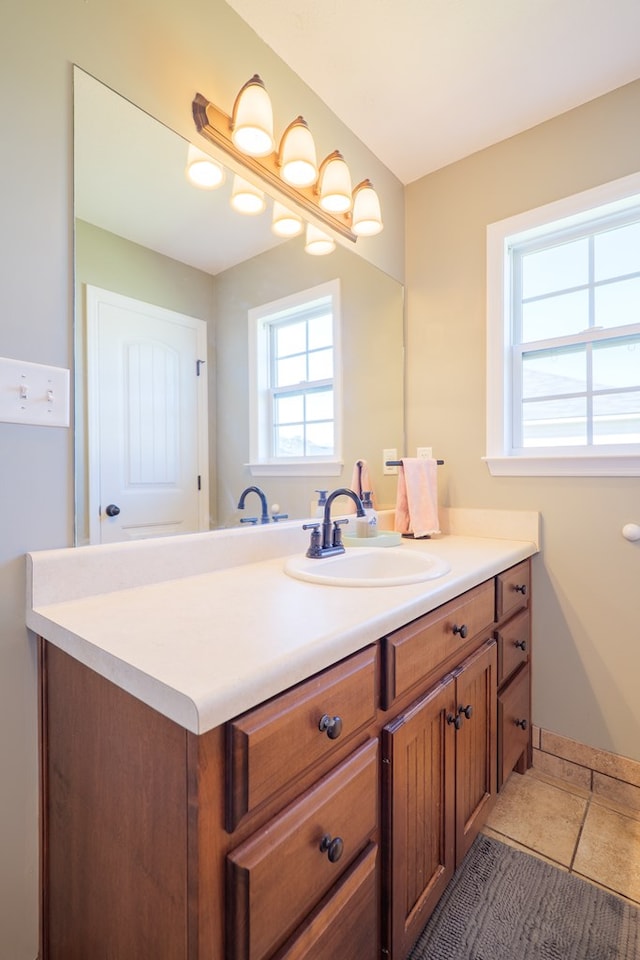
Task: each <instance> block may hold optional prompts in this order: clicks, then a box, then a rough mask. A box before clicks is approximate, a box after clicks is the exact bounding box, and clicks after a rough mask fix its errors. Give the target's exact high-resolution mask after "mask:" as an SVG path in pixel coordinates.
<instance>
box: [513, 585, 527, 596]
mask: <svg viewBox="0 0 640 960" xmlns="http://www.w3.org/2000/svg"><path fill="white" fill-rule="evenodd" d="M513 589H514V590H515V592H516V593H521V594H522V596H523V597H526V595H527V585H526V583H516V585H515V587H514V588H513Z"/></svg>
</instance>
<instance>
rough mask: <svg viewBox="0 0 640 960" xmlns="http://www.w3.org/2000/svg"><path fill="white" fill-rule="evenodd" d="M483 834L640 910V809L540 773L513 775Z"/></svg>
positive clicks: (529, 771) (531, 771) (528, 772)
mask: <svg viewBox="0 0 640 960" xmlns="http://www.w3.org/2000/svg"><path fill="white" fill-rule="evenodd" d="M484 832H485V833H486V834H488V836H493V837H495V838H496V839H497V840H501V841H502V842H503V843H507V844H510V845H511V846H514V847H517V848H519V849H521V850H524V851H526V852H527V853H530V854H534V855H535V856H539V857H541V858H542V859H544V860H547V861H549V862H551V863H553V864H554V865H555V866H557V867H559V868H560V869H563V870H568V871H569V872H570V873H575V874H576V875H578V876H580V877H582V878H583V879H586V880H589V881H591V882H592V883H596V884H597V885H598V886H600V887H604V888H606V889H607V890H609V891H610V892H612V893H616V894H618V895H619V896H621V897H623V898H624V899H625V900H629V901H631V902H632V903H634V904H636V905H640V810H638V809H633V808H629V807H624V806H622V805H621V804H619V803H616V802H614V801H612V800H608V799H606V798H604V797H601V796H598V795H597V794H593V793H591V792H590V791H588V790H585V789H583V788H581V787H579V786H575V785H573V784H571V783H568V782H566V781H564V780H555V779H553V778H551V777H549V776H547V775H545V774H544V773H541V772H540V771H537V770H536V769H535V768H533V769H531V770H528V771H527V773H526V774H525V775H524V776H521V775H520V774H517V773H512V774H511V777H510V778H509V780H508V781H507V783H506V784H505V786H504V789H503V791H502V793H501V794H500V796H499V797H498V801H497V803H496V805H495V807H494V809H493V810H492V812H491V815H490V816H489V819H488V821H487V823H486V825H485V828H484Z"/></svg>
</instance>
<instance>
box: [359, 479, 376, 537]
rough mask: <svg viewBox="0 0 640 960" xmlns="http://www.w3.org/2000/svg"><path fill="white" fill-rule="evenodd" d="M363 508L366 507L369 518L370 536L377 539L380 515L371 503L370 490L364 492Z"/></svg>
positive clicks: (365, 510) (366, 514)
mask: <svg viewBox="0 0 640 960" xmlns="http://www.w3.org/2000/svg"><path fill="white" fill-rule="evenodd" d="M362 506H363V507H364V512H365V516H366V518H367V526H368V528H369V533H368V536H370V537H375V536H377V533H378V514H377V513H376V511H375V509H374V506H373V503H372V501H371V491H370V490H363V491H362Z"/></svg>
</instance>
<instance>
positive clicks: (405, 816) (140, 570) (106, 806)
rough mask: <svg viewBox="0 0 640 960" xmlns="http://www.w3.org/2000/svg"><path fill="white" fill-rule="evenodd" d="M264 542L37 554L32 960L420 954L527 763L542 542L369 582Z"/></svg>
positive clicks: (469, 541) (523, 542)
mask: <svg viewBox="0 0 640 960" xmlns="http://www.w3.org/2000/svg"><path fill="white" fill-rule="evenodd" d="M255 533H256V534H259V536H258V538H257V540H255V541H254V544H253V547H252V551H251V556H252V557H254V558H255V557H257V558H258V559H257V561H254V562H247V560H246V556H248V555H245V559H244V560H243V559H242V556H243V550H244V549H245V544H246V543H247V540H246V533H245V532H244V531H243V532H241V533H240V534H239V535H237V532H236V531H231V532H228V534H222V535H216V534H212V535H207V534H205V535H197V536H196V537H195V538H191V537H181V538H177V539H176V540H175V541H173V544H170V543H169V542H167V541H165V542H164V543H163V544H162V543H159V542H156V543H155V544H153V543H150V542H145V543H139V544H128V545H126V546H112V547H107V548H105V547H97V548H94V547H89V548H83V549H81V550H76V551H48V552H46V553H43V554H34V555H33V556H32V557H30V558H29V570H30V576H29V584H30V586H29V589H30V601H29V604H28V613H27V620H28V624H29V626H30V627H31V628H32V629H33V630H34V631H35V632H36V633H37V634H38V635H39V636H40V638H41V639H40V646H39V649H40V676H41V737H42V751H41V757H42V762H41V767H42V878H43V882H42V938H41V939H42V944H41V958H42V960H63V958H64V960H75V958H78V960H80V958H82V960H86V958H87V957H92V958H100V957H105V958H107V957H109V958H122V960H128V958H132V957H136V958H143V960H144V958H154V960H158V958H167V960H179V958H185V960H223V958H224V960H285V958H287V960H294V958H296V960H297V958H300V960H302V958H305V960H329V958H331V960H351V958H352V957H355V956H358V957H361V958H362V960H374V958H379V957H383V956H384V957H390V958H392V960H404V957H406V955H407V953H408V952H409V950H410V948H411V946H412V945H413V943H414V941H415V939H416V938H417V936H418V934H419V933H420V931H421V929H422V927H423V926H424V924H425V923H426V920H427V918H428V916H429V914H430V912H431V911H432V909H433V908H434V906H435V904H436V903H437V901H438V899H439V897H440V896H441V894H442V892H443V891H444V888H445V886H446V884H447V883H448V881H449V879H450V878H451V876H452V874H453V871H454V869H455V867H456V865H457V864H459V863H460V862H461V860H462V859H463V857H464V855H465V853H466V852H467V850H468V848H469V846H470V844H471V843H472V841H473V838H474V837H475V835H476V834H477V832H478V830H479V829H480V827H481V825H482V823H483V822H484V819H485V817H486V815H487V813H488V811H489V810H490V808H491V805H492V803H493V801H494V799H495V797H496V795H497V791H498V790H499V788H500V786H501V784H502V783H503V782H504V780H505V779H506V777H507V776H508V775H509V773H510V771H511V770H512V769H513V768H514V767H517V768H518V769H519V770H520V771H521V772H522V771H524V769H525V768H526V767H527V765H529V764H530V762H531V747H530V703H531V694H530V682H531V645H530V644H531V639H530V638H531V632H530V617H531V568H530V564H531V560H530V557H531V556H533V555H534V554H535V553H536V552H537V534H535V535H534V534H532V535H531V537H530V538H529V539H524V537H523V539H495V538H488V537H478V536H473V537H468V536H460V535H449V536H443V537H440V538H438V539H437V540H435V539H434V540H433V541H425V542H415V543H407V544H406V549H407V550H428V551H433V552H434V553H437V554H438V555H440V556H442V557H444V558H445V559H446V560H447V562H448V563H449V565H450V567H451V572H450V573H449V574H447V575H445V576H443V577H441V578H439V579H438V580H433V581H429V582H426V583H415V584H408V585H404V586H393V587H389V588H385V587H380V588H377V589H375V590H370V589H369V588H366V587H365V588H346V587H335V586H324V585H317V584H310V583H303V582H300V581H297V580H294V579H292V578H290V577H287V576H286V575H285V574H284V573H283V558H284V557H285V556H286V555H287V554H290V553H293V552H296V550H298V549H304V541H303V540H302V539H301V538H300V533H299V531H298V530H297V529H294V528H293V527H291V528H290V529H289V530H285V529H283V530H281V531H279V532H277V534H276V533H275V531H272V532H271V533H268V532H266V531H264V532H263V531H255ZM216 536H217V537H218V540H217V541H216V540H215V537H216ZM243 537H244V538H245V540H244V544H243V542H242V538H243ZM198 538H199V539H198ZM210 538H213V539H210ZM189 541H191V543H189ZM221 541H222V546H221V545H220V543H221ZM276 541H277V542H276ZM256 544H257V546H256ZM403 549H404V547H403ZM172 551H173V559H171V556H172ZM187 558H188V559H187ZM168 574H171V575H170V576H168ZM61 584H65V586H64V587H62V586H61ZM125 584H126V586H125ZM97 585H98V586H97ZM92 591H93V592H92Z"/></svg>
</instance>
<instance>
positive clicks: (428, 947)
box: [409, 834, 640, 960]
mask: <svg viewBox="0 0 640 960" xmlns="http://www.w3.org/2000/svg"><path fill="white" fill-rule="evenodd" d="M409 960H640V909H636V908H635V907H633V906H632V905H630V904H629V903H627V902H626V901H624V900H621V899H620V898H619V897H616V896H614V895H613V894H610V893H607V892H606V891H605V890H600V889H599V888H598V887H595V886H593V884H591V883H587V881H586V880H580V878H579V877H576V876H573V875H571V874H568V873H564V872H563V871H561V870H557V869H556V868H555V867H552V866H550V865H549V864H547V863H545V862H544V861H542V860H538V859H536V858H535V857H532V856H529V855H528V854H526V853H521V852H520V851H519V850H514V849H513V848H512V847H508V846H506V845H505V844H504V843H499V842H498V841H497V840H493V839H490V838H489V837H485V836H484V835H482V834H481V835H480V836H479V837H477V839H476V841H475V842H474V844H473V846H472V847H471V849H470V851H469V853H468V855H467V857H466V859H465V861H464V863H463V864H461V866H460V867H459V868H458V870H457V872H456V874H455V876H454V877H453V879H452V880H451V883H450V884H449V886H448V887H447V890H446V891H445V893H444V895H443V897H442V899H441V900H440V902H439V904H438V906H437V907H436V909H435V911H434V913H433V914H432V915H431V918H430V919H429V922H428V923H427V925H426V927H425V929H424V930H423V932H422V934H421V935H420V937H419V939H418V941H417V943H416V944H415V946H414V948H413V950H412V952H411V954H410V958H409Z"/></svg>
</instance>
